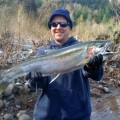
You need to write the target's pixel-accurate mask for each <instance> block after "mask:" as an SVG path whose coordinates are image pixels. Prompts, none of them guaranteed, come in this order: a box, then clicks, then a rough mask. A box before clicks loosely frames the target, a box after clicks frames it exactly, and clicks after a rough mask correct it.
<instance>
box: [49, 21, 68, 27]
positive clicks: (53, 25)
mask: <svg viewBox="0 0 120 120" xmlns="http://www.w3.org/2000/svg"><path fill="white" fill-rule="evenodd" d="M58 24H59V25H60V26H61V27H67V26H68V25H70V24H69V23H68V22H51V23H50V25H51V26H52V27H57V26H58Z"/></svg>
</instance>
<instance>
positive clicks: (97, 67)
mask: <svg viewBox="0 0 120 120" xmlns="http://www.w3.org/2000/svg"><path fill="white" fill-rule="evenodd" d="M82 71H83V74H84V76H85V77H87V78H92V79H93V80H96V81H99V80H101V79H102V76H103V73H104V69H103V57H102V55H97V56H93V57H91V59H90V61H89V62H88V63H87V64H86V65H85V66H84V67H83V69H82Z"/></svg>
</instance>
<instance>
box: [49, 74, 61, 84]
mask: <svg viewBox="0 0 120 120" xmlns="http://www.w3.org/2000/svg"><path fill="white" fill-rule="evenodd" d="M59 75H60V74H57V75H54V76H53V77H52V80H51V81H50V83H49V84H51V83H52V82H53V81H55V80H56V79H57V78H58V77H59Z"/></svg>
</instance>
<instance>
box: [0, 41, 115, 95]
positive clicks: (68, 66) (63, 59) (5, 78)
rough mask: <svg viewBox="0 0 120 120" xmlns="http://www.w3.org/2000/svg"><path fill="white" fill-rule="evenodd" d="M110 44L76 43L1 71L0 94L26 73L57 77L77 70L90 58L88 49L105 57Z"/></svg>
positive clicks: (97, 42)
mask: <svg viewBox="0 0 120 120" xmlns="http://www.w3.org/2000/svg"><path fill="white" fill-rule="evenodd" d="M112 42H113V41H111V40H93V41H87V42H82V43H78V44H75V45H71V46H69V47H65V48H62V49H59V50H53V51H51V52H48V53H47V54H45V55H43V56H41V57H38V58H33V59H30V60H28V61H25V62H22V63H19V64H18V65H16V66H14V67H12V68H10V69H7V70H4V71H1V72H0V93H2V92H3V90H4V88H5V87H6V86H7V85H8V84H9V83H10V82H11V81H13V80H14V79H16V78H18V77H21V76H25V75H27V74H28V72H32V71H34V72H41V74H42V76H43V77H44V76H58V75H59V74H62V73H67V72H70V71H73V70H76V69H79V68H81V67H82V66H83V65H85V64H86V63H87V62H88V61H89V58H90V56H88V54H87V53H88V49H89V48H90V47H93V46H95V47H96V48H97V49H96V52H95V53H96V54H99V53H101V54H103V56H106V55H108V54H110V53H106V52H105V49H106V48H107V47H108V44H110V43H112ZM98 48H99V49H98ZM55 78H56V77H55ZM55 78H53V80H54V79H55ZM53 80H52V81H53Z"/></svg>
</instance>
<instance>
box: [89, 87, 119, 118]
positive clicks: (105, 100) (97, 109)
mask: <svg viewBox="0 0 120 120" xmlns="http://www.w3.org/2000/svg"><path fill="white" fill-rule="evenodd" d="M118 89H119V90H118ZM118 89H117V91H114V92H113V93H110V94H107V95H105V96H103V97H101V98H97V99H93V98H91V103H92V115H91V120H120V88H118Z"/></svg>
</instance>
